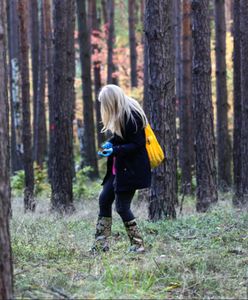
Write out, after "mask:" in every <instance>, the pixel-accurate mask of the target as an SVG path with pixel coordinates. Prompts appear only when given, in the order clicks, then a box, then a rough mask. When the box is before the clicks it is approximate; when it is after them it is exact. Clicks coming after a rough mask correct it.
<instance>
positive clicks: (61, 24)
mask: <svg viewBox="0 0 248 300" xmlns="http://www.w3.org/2000/svg"><path fill="white" fill-rule="evenodd" d="M68 5H73V0H67V1H61V0H55V1H54V10H53V20H54V61H53V74H54V85H53V87H54V90H53V92H54V94H53V96H54V98H53V101H52V103H51V104H52V105H53V107H52V112H53V118H54V119H53V124H52V125H53V139H54V142H53V150H52V155H53V157H52V158H51V162H50V163H52V166H51V169H52V180H51V181H52V182H51V183H52V184H51V185H52V199H51V201H52V209H54V210H56V211H58V212H60V213H63V212H66V213H68V212H71V211H72V210H73V209H74V207H73V194H72V178H73V173H72V163H71V158H72V157H73V153H72V150H73V149H72V139H73V137H72V101H73V100H72V99H71V97H72V92H71V84H72V83H71V82H69V81H70V80H72V81H73V79H72V78H71V77H70V75H71V74H70V73H69V74H68V71H69V70H70V68H71V66H68V62H70V60H69V59H68V55H69V53H70V50H71V48H70V44H71V43H72V40H73V39H74V32H73V31H72V26H71V24H70V22H68V20H69V18H70V17H71V16H70V15H69V14H70V13H71V11H70V9H68ZM68 37H70V39H71V40H69V39H68ZM68 52H69V53H68Z"/></svg>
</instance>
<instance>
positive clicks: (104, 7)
mask: <svg viewBox="0 0 248 300" xmlns="http://www.w3.org/2000/svg"><path fill="white" fill-rule="evenodd" d="M101 3H102V15H103V22H104V24H105V25H106V24H107V23H108V12H107V5H106V0H101Z"/></svg>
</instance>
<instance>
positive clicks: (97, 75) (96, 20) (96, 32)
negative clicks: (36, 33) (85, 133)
mask: <svg viewBox="0 0 248 300" xmlns="http://www.w3.org/2000/svg"><path fill="white" fill-rule="evenodd" d="M91 8H92V13H91V15H92V37H93V40H94V42H92V45H91V46H92V60H93V71H94V91H95V111H96V123H97V126H96V127H97V141H98V147H99V148H100V147H101V144H102V143H103V142H104V135H103V134H102V133H101V129H102V124H101V111H100V102H99V101H98V94H99V91H100V89H101V86H102V79H101V63H102V62H101V59H100V54H101V48H100V47H99V44H98V41H99V40H100V35H101V31H100V16H99V17H97V7H96V0H92V5H91Z"/></svg>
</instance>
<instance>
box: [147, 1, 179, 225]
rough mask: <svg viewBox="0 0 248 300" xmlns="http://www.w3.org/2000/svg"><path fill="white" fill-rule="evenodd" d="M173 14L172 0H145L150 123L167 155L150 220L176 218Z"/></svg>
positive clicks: (157, 175)
mask: <svg viewBox="0 0 248 300" xmlns="http://www.w3.org/2000/svg"><path fill="white" fill-rule="evenodd" d="M158 8H160V9H158ZM172 13H173V2H172V0H154V1H146V12H145V36H146V39H147V41H146V43H145V45H146V46H147V47H148V49H147V50H146V51H147V58H148V59H147V62H148V95H149V98H150V99H149V103H150V121H151V126H152V128H153V129H154V131H155V134H156V136H157V138H158V141H159V142H160V143H161V145H162V148H163V150H164V151H165V153H166V162H164V163H162V164H161V165H160V166H159V167H158V168H156V169H155V170H153V176H152V186H151V194H150V199H149V202H150V203H149V218H150V219H151V220H154V221H155V220H159V219H161V218H163V217H168V218H175V217H176V211H175V203H176V202H177V195H176V111H175V107H176V105H175V80H174V79H175V60H174V58H175V57H174V55H175V54H174V53H175V51H174V39H173V29H174V28H173V20H172V18H173V14H172ZM151 100H152V101H151ZM161 108H162V109H161Z"/></svg>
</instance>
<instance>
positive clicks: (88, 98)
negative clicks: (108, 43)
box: [77, 0, 98, 177]
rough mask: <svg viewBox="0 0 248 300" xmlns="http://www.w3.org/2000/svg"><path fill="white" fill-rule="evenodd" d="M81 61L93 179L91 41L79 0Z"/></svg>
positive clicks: (86, 161)
mask: <svg viewBox="0 0 248 300" xmlns="http://www.w3.org/2000/svg"><path fill="white" fill-rule="evenodd" d="M77 13H78V28H79V44H80V60H81V70H82V85H83V115H84V133H85V137H84V140H85V144H86V145H85V150H86V151H85V153H86V157H83V158H82V159H83V161H84V165H88V166H90V167H91V168H92V171H91V173H90V175H91V177H97V176H98V166H97V159H96V145H95V129H94V116H93V101H92V88H91V61H90V52H91V51H90V40H89V34H88V30H87V25H86V20H87V19H86V3H85V0H84V1H81V0H77Z"/></svg>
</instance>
